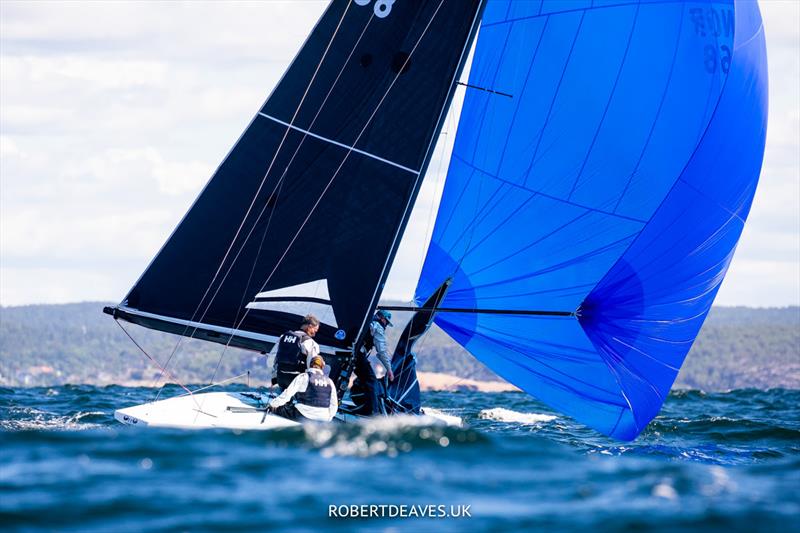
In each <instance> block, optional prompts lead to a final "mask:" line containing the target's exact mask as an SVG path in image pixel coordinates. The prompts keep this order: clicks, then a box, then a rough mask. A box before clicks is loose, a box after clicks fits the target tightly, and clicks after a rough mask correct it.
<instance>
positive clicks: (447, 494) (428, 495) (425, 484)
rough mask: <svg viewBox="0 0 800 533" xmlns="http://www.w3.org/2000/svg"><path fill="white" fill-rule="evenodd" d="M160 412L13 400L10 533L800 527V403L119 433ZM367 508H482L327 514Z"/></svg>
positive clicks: (707, 399)
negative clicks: (628, 435) (622, 415)
mask: <svg viewBox="0 0 800 533" xmlns="http://www.w3.org/2000/svg"><path fill="white" fill-rule="evenodd" d="M175 392H177V391H175ZM166 393H167V394H171V393H172V391H169V390H168V391H166ZM152 395H153V391H152V390H151V389H144V388H142V389H139V388H125V387H116V386H111V387H89V386H66V387H51V388H41V389H8V388H5V389H0V439H2V442H3V444H2V449H3V454H4V460H3V461H2V463H0V521H2V523H3V524H4V529H7V530H9V531H14V530H25V531H37V530H40V531H49V530H63V529H75V530H80V531H109V530H114V531H126V530H131V531H134V530H143V529H145V530H148V531H184V530H217V529H226V530H230V529H253V530H264V529H270V530H275V529H277V530H281V529H286V530H295V529H297V526H298V523H301V524H302V525H303V527H301V528H300V529H303V528H306V529H319V528H331V527H333V528H334V529H336V528H339V529H342V530H347V531H352V530H356V531H357V530H374V529H387V528H388V529H396V530H403V529H420V530H428V529H429V527H428V526H432V525H435V526H436V527H437V528H439V529H444V530H453V531H462V530H465V529H467V530H473V529H476V530H498V529H529V528H534V529H536V528H538V529H542V528H546V529H572V530H584V529H597V528H601V527H602V529H604V530H612V531H613V530H620V531H622V530H625V531H627V530H630V529H632V528H636V529H653V528H655V529H662V530H675V529H703V530H706V529H709V528H710V529H725V530H730V531H736V530H747V531H750V530H759V529H761V530H770V529H778V530H783V529H787V528H790V527H791V526H792V525H793V524H796V521H797V519H798V518H799V517H800V497H798V496H797V490H796V488H797V486H800V391H790V390H772V391H756V390H744V391H730V392H725V393H707V392H701V391H677V392H674V393H672V394H671V395H670V397H669V399H668V400H667V402H666V404H665V406H664V409H663V410H662V412H661V414H660V415H659V416H658V417H657V418H656V419H655V420H654V421H653V422H652V423H651V424H650V426H648V428H647V429H646V431H645V432H644V433H643V434H642V436H641V437H639V438H638V439H637V440H635V441H634V442H631V443H620V442H616V441H613V440H610V439H608V438H605V437H603V436H601V435H598V434H597V433H596V432H594V431H592V430H589V429H587V428H585V427H583V426H581V425H580V424H577V423H575V422H574V421H572V420H571V419H569V418H567V417H565V416H562V415H559V414H557V413H554V412H553V411H551V410H550V409H548V408H547V407H546V406H544V405H542V404H540V403H538V402H536V401H535V400H533V399H532V398H529V397H528V396H526V395H524V394H519V393H490V394H486V393H475V392H459V393H448V392H441V393H430V394H427V395H426V397H425V400H426V401H425V403H427V404H428V405H430V406H431V407H432V408H434V409H439V410H441V411H442V412H444V413H446V414H449V415H453V416H458V417H461V418H463V420H464V422H465V425H464V427H448V426H444V425H441V424H436V423H433V421H432V420H430V419H425V418H419V417H397V418H380V419H373V420H368V421H364V422H362V423H358V424H351V425H315V424H311V425H305V426H302V427H293V428H286V429H281V430H275V431H267V432H247V431H245V432H242V431H227V430H209V431H181V430H167V429H160V430H156V429H144V430H143V429H141V428H130V427H127V426H122V425H119V424H118V423H117V422H115V421H114V419H113V416H112V413H113V410H114V409H115V408H117V407H121V406H125V405H133V404H137V403H142V402H144V401H147V400H150V399H152ZM355 503H387V504H469V505H471V510H472V511H471V512H472V515H473V517H472V518H471V519H470V520H469V521H468V522H463V521H459V520H449V521H448V520H444V521H438V522H436V523H435V524H433V523H431V522H422V523H419V522H414V521H402V520H389V519H375V520H366V521H360V522H359V521H355V522H354V521H338V522H336V521H331V520H330V519H329V518H328V517H327V507H328V506H329V505H333V504H337V505H338V504H355Z"/></svg>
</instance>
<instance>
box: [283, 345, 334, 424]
mask: <svg viewBox="0 0 800 533" xmlns="http://www.w3.org/2000/svg"><path fill="white" fill-rule="evenodd" d="M323 368H325V361H324V360H323V359H322V357H320V356H319V355H315V356H313V357H312V358H311V361H310V362H309V368H308V370H306V371H305V372H303V373H302V374H300V375H298V376H297V377H296V378H294V379H293V380H292V382H291V383H290V384H289V386H288V387H287V388H286V390H284V391H283V392H282V393H281V395H280V396H278V397H277V398H274V399H273V400H271V401H270V402H269V411H270V412H272V413H274V414H276V415H278V416H282V417H284V418H288V419H290V420H316V421H321V422H330V421H331V420H333V417H334V416H336V409H337V408H338V407H339V400H338V398H337V397H336V386H335V385H334V384H333V381H332V380H331V378H329V377H328V376H326V375H325V374H324V373H323V372H322V369H323ZM293 398H294V400H295V402H294V403H292V401H291V400H292V399H293Z"/></svg>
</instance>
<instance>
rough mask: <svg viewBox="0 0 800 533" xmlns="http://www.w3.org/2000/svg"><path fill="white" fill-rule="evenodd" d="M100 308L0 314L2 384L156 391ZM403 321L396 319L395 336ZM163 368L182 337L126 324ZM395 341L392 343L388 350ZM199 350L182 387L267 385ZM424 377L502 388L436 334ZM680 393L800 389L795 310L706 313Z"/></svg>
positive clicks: (798, 311) (239, 354)
mask: <svg viewBox="0 0 800 533" xmlns="http://www.w3.org/2000/svg"><path fill="white" fill-rule="evenodd" d="M104 305H106V304H104V303H98V302H91V303H77V304H65V305H30V306H20V307H2V308H0V385H7V386H20V385H55V384H61V383H97V384H107V383H125V382H132V381H136V382H142V383H152V381H153V380H154V378H155V377H157V376H158V373H159V371H158V369H157V367H156V366H154V365H152V364H151V363H150V362H149V361H148V360H147V359H146V357H145V356H144V355H143V354H142V353H141V352H140V351H139V349H138V348H136V346H135V345H134V344H133V343H132V342H131V341H130V340H129V339H128V338H127V337H126V336H125V334H124V333H123V332H122V330H121V329H120V328H119V327H118V326H117V325H116V324H115V323H114V320H112V319H111V318H110V317H109V316H107V315H104V314H103V313H102V308H103V306H104ZM408 316H409V315H408V313H396V320H395V321H394V322H395V324H397V325H398V327H396V328H393V329H391V330H390V332H391V333H392V334H393V335H394V336H396V335H399V333H400V330H401V329H402V325H403V324H404V323H405V321H406V320H407V319H408ZM125 326H126V328H128V330H129V331H130V332H131V334H132V335H133V336H134V338H135V339H136V340H137V342H139V343H140V344H141V345H142V346H143V347H144V349H145V350H146V351H147V352H148V353H149V354H150V355H152V356H153V357H154V358H155V359H156V360H158V361H159V362H161V363H162V364H163V363H164V362H165V361H166V360H167V359H168V358H169V356H170V354H171V353H172V351H173V350H174V348H175V346H176V343H177V341H178V337H176V336H173V335H168V334H165V333H160V332H155V331H150V330H146V329H143V328H140V327H137V326H133V325H130V324H125ZM394 340H395V337H392V336H390V341H391V342H394ZM222 351H223V346H221V345H215V344H209V343H204V342H200V341H192V340H188V341H182V342H181V344H180V347H179V349H178V350H177V352H176V354H175V356H174V357H173V358H172V360H171V362H170V364H169V368H170V370H171V371H173V372H174V374H175V377H176V378H177V379H179V380H180V381H182V382H189V383H207V382H209V381H210V379H211V377H212V375H213V374H214V369H215V368H216V367H217V364H218V362H220V360H221V363H220V366H219V370H218V371H217V374H216V379H217V380H221V379H226V378H230V377H233V376H237V375H240V374H243V373H246V372H247V371H248V370H250V371H251V377H252V379H253V381H262V380H264V379H265V378H266V376H267V372H266V369H265V361H264V357H263V356H260V355H259V354H256V353H254V352H248V351H243V350H236V349H232V348H231V349H228V350H227V352H226V353H225V354H224V356H222V357H221V355H222ZM417 351H418V361H419V366H420V370H423V371H431V372H445V373H449V374H454V375H457V376H462V377H468V378H473V379H483V380H487V379H498V378H497V377H496V376H495V375H494V374H493V373H492V372H491V371H490V370H489V369H487V368H486V367H485V366H483V365H482V364H481V363H480V362H478V361H477V360H476V359H475V358H473V357H472V356H471V355H469V354H468V353H467V352H466V351H464V350H463V349H462V348H460V347H459V346H458V345H457V344H456V343H455V342H453V341H452V340H451V339H450V338H449V337H448V336H447V334H445V333H444V332H442V331H441V330H439V329H438V328H436V327H434V328H432V329H431V331H430V333H429V334H428V336H427V337H426V338H425V339H424V340H423V341H421V344H420V346H418V350H417ZM676 385H677V386H683V387H692V388H700V389H705V390H726V389H732V388H744V387H757V388H769V387H788V388H800V308H798V307H789V308H776V309H753V308H745V307H718V308H714V309H712V311H711V313H710V315H709V318H708V320H706V324H705V325H704V327H703V330H702V331H701V333H700V336H699V337H698V339H697V341H696V342H695V344H694V347H693V348H692V351H691V353H690V354H689V356H688V357H687V360H686V362H685V363H684V365H683V368H682V370H681V373H680V375H679V376H678V380H677V383H676Z"/></svg>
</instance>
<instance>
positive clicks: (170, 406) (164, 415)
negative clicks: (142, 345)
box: [114, 392, 462, 430]
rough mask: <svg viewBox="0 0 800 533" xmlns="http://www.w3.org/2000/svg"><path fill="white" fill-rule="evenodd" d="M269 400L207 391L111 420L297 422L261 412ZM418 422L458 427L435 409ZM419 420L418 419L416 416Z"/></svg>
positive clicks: (193, 425) (242, 425)
mask: <svg viewBox="0 0 800 533" xmlns="http://www.w3.org/2000/svg"><path fill="white" fill-rule="evenodd" d="M267 401H268V398H267V397H265V396H262V395H261V394H258V393H241V392H206V393H202V394H193V395H191V396H190V395H185V396H178V397H175V398H169V399H166V400H160V401H157V402H149V403H144V404H141V405H135V406H133V407H126V408H124V409H117V410H116V411H114V418H116V419H117V420H118V421H119V422H122V423H123V424H126V425H129V426H151V427H169V428H181V429H212V428H225V429H255V430H267V429H280V428H287V427H292V426H299V425H300V424H299V423H298V422H294V421H292V420H287V419H286V418H283V417H280V416H276V415H272V414H269V413H267V412H266V410H265V409H264V407H265V405H266V402H267ZM422 414H423V417H419V419H420V422H423V423H430V424H445V425H448V426H461V424H462V421H461V419H460V418H459V417H457V416H453V415H447V414H445V413H442V412H440V411H437V410H436V409H429V408H424V407H423V408H422ZM337 418H338V419H339V420H340V421H343V422H355V421H357V420H363V418H361V417H357V416H353V415H340V416H337ZM415 418H418V417H415Z"/></svg>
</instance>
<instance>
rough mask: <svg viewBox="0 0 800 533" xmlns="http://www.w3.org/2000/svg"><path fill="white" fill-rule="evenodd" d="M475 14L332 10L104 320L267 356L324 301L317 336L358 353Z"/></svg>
mask: <svg viewBox="0 0 800 533" xmlns="http://www.w3.org/2000/svg"><path fill="white" fill-rule="evenodd" d="M481 7H482V0H415V1H405V0H404V1H398V2H393V1H387V0H375V1H374V2H372V1H369V0H353V1H352V2H348V1H346V0H334V1H333V2H331V4H330V6H329V7H328V8H327V10H326V11H325V13H324V14H323V15H322V17H321V19H320V20H319V21H318V23H317V25H316V27H315V28H314V30H313V31H312V33H311V35H310V36H309V37H308V40H307V41H306V43H305V44H304V46H303V47H302V49H301V50H300V52H299V53H298V55H297V56H296V58H295V59H294V61H293V63H292V64H291V66H290V67H289V69H288V71H287V72H286V73H285V74H284V77H283V78H282V79H281V81H280V83H279V84H278V86H277V87H276V88H275V89H274V91H273V93H272V94H271V96H270V97H269V98H268V100H267V101H266V103H265V104H264V105H263V106H262V107H261V109H260V110H259V111H258V113H257V114H256V116H255V117H254V118H253V120H252V122H251V123H250V124H249V126H248V127H247V129H246V130H245V132H244V133H243V134H242V136H241V137H240V139H239V140H238V142H237V143H236V144H235V146H234V147H233V148H232V150H231V151H230V153H229V154H228V156H227V157H226V158H225V160H224V161H223V162H222V164H221V165H220V166H219V168H218V169H217V171H216V172H215V173H214V175H213V176H212V178H211V180H210V181H209V182H208V184H207V185H206V186H205V188H204V189H203V191H202V192H201V193H200V195H199V197H198V198H197V199H196V200H195V203H194V204H193V205H192V207H191V209H190V210H189V211H188V212H187V213H186V215H185V217H184V218H183V220H182V221H181V222H180V224H179V225H178V226H177V227H176V228H175V230H174V232H173V233H172V235H171V236H170V237H169V239H168V240H167V242H166V243H165V244H164V246H163V247H162V249H161V250H160V251H159V252H158V254H157V255H156V257H155V258H154V259H153V261H152V263H151V264H150V265H149V266H148V268H147V269H146V270H145V272H144V273H143V274H142V276H141V278H140V279H139V280H138V281H137V282H136V284H135V285H134V286H133V288H132V289H131V290H130V292H129V293H128V295H127V296H126V297H125V298H124V300H123V301H122V302H121V303H120V304H119V305H118V306H117V307H115V308H113V309H108V308H107V309H106V312H108V313H110V314H113V315H114V316H115V318H121V319H124V320H126V321H129V322H133V323H137V324H140V325H143V326H145V327H148V328H153V329H157V330H162V331H168V332H171V333H176V334H179V335H184V336H192V337H195V338H201V339H204V340H209V341H213V342H219V343H223V344H227V345H230V346H236V347H243V348H249V349H254V350H261V351H266V350H268V349H270V348H271V346H272V344H273V342H274V340H275V338H276V337H277V336H278V335H280V334H281V333H283V332H284V331H286V330H287V329H290V328H295V327H296V326H297V324H298V319H299V316H298V314H302V313H303V310H302V309H304V307H303V306H305V305H321V306H323V307H324V308H325V309H327V310H328V311H329V313H328V314H327V316H326V315H325V314H323V315H322V316H321V318H322V319H323V322H324V323H323V325H322V328H321V329H320V331H319V333H318V335H317V340H318V341H319V342H320V344H322V345H323V346H328V347H333V348H338V349H345V350H350V349H352V348H353V346H354V344H355V343H356V342H357V341H358V339H359V336H360V335H361V333H362V330H363V328H364V326H365V324H366V321H367V319H368V318H369V316H370V314H371V313H372V312H373V310H374V307H375V305H376V304H377V300H378V298H379V296H380V292H381V290H382V287H383V284H384V282H385V279H386V276H387V274H388V270H389V267H390V265H391V262H392V260H393V258H394V254H395V252H396V249H397V245H398V243H399V240H400V237H401V235H402V233H403V230H404V228H405V225H406V222H407V218H408V216H409V214H410V211H411V208H412V206H413V204H414V201H415V198H416V195H417V192H418V190H419V186H420V184H421V181H422V177H423V176H424V174H425V170H426V168H427V164H428V161H429V158H430V156H431V152H432V149H433V145H434V143H435V140H436V135H437V133H438V131H439V129H440V127H441V124H442V121H443V117H444V111H445V110H446V108H447V106H448V105H449V103H450V101H451V99H452V96H453V91H454V89H455V80H456V79H457V76H458V74H459V73H460V71H461V69H462V67H463V65H464V61H465V59H466V56H467V51H468V48H469V45H470V43H471V41H472V38H473V37H474V34H475V31H476V28H477V20H478V19H479V16H480V10H481ZM295 289H296V290H297V292H296V293H295V292H293V291H295ZM302 289H310V292H308V291H305V292H304V291H303V290H302ZM292 306H294V307H292ZM298 306H299V307H298Z"/></svg>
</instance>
